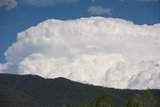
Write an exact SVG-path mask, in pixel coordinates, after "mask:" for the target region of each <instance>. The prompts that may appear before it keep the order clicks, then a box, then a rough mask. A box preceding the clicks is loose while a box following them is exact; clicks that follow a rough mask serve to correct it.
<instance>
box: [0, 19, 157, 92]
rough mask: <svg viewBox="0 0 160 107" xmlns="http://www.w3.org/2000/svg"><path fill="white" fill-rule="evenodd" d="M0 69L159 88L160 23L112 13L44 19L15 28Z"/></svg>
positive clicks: (89, 81)
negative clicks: (110, 15)
mask: <svg viewBox="0 0 160 107" xmlns="http://www.w3.org/2000/svg"><path fill="white" fill-rule="evenodd" d="M5 56H6V59H7V61H8V62H7V64H3V65H0V70H1V72H6V71H7V72H11V71H12V70H13V69H14V70H17V73H19V74H37V75H40V76H42V77H45V78H56V77H65V78H68V79H71V80H74V81H80V82H84V83H89V84H94V85H101V86H107V87H114V88H138V89H143V88H147V87H150V88H160V85H159V84H160V24H155V25H152V26H149V25H136V24H134V23H132V22H129V21H125V20H122V19H117V18H103V17H91V18H81V19H77V20H67V21H62V20H55V19H50V20H47V21H44V22H42V23H40V24H38V25H37V26H33V27H31V28H29V29H27V30H25V31H23V32H20V33H18V35H17V42H16V43H13V44H12V46H10V47H9V48H8V50H7V51H6V52H5Z"/></svg>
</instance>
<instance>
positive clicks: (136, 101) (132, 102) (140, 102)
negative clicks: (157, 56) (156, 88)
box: [67, 89, 160, 107]
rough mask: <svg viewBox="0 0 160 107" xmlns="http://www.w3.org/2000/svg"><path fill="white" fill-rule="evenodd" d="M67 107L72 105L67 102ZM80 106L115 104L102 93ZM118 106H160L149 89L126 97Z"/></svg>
mask: <svg viewBox="0 0 160 107" xmlns="http://www.w3.org/2000/svg"><path fill="white" fill-rule="evenodd" d="M67 107H72V105H71V104H68V105H67ZM80 107H115V104H114V103H113V102H112V95H111V94H104V95H101V96H99V97H98V98H97V99H96V101H95V102H92V103H87V104H84V105H81V106H80ZM119 107H160V105H158V102H157V100H156V98H155V97H154V95H153V94H152V92H151V90H150V89H146V90H143V91H141V93H140V94H137V95H136V96H134V97H133V98H131V99H128V101H127V102H125V103H124V104H121V105H119Z"/></svg>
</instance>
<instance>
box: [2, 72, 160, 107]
mask: <svg viewBox="0 0 160 107" xmlns="http://www.w3.org/2000/svg"><path fill="white" fill-rule="evenodd" d="M2 87H4V88H8V89H13V90H15V91H18V92H20V93H23V94H25V95H27V96H29V98H30V101H31V102H32V104H36V105H38V106H39V105H41V106H42V107H62V106H64V105H66V104H73V105H74V106H76V105H82V104H86V103H90V102H93V101H95V99H96V98H97V96H99V95H102V94H106V93H109V94H112V97H113V102H114V103H115V105H116V106H118V105H120V104H122V103H124V102H126V101H127V100H128V99H130V98H132V97H134V96H135V95H137V94H138V93H140V92H141V91H142V90H129V89H114V88H107V87H101V86H94V85H90V84H83V83H79V82H74V81H71V80H68V79H65V78H63V77H59V78H55V79H45V78H42V77H40V76H37V75H17V74H0V89H1V88H2ZM152 92H153V94H154V95H155V96H156V98H157V99H158V101H160V90H158V89H154V90H152ZM27 107H30V106H27ZM34 107H36V106H34Z"/></svg>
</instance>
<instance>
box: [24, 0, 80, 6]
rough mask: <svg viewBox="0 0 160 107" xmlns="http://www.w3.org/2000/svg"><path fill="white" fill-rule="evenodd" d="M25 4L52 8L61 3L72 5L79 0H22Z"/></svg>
mask: <svg viewBox="0 0 160 107" xmlns="http://www.w3.org/2000/svg"><path fill="white" fill-rule="evenodd" d="M23 1H24V2H25V3H27V4H29V5H32V6H52V5H56V4H62V3H74V2H78V1H79V0H23Z"/></svg>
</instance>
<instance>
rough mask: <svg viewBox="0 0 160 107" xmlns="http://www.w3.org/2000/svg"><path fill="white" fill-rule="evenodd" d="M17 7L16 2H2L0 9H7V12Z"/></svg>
mask: <svg viewBox="0 0 160 107" xmlns="http://www.w3.org/2000/svg"><path fill="white" fill-rule="evenodd" d="M15 7H17V1H16V0H0V8H5V10H7V11H8V10H11V9H13V8H15Z"/></svg>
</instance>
